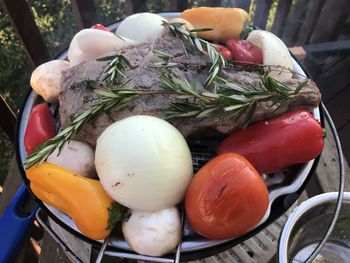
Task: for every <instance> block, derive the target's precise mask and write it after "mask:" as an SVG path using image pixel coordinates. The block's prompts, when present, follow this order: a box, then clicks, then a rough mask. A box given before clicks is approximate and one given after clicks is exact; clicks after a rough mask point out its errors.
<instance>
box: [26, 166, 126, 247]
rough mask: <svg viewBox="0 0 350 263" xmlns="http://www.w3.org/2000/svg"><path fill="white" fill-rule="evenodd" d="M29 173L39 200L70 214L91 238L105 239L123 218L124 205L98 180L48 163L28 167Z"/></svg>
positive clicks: (33, 189)
mask: <svg viewBox="0 0 350 263" xmlns="http://www.w3.org/2000/svg"><path fill="white" fill-rule="evenodd" d="M26 175H27V177H28V179H29V180H30V188H31V190H32V191H33V193H34V194H35V195H36V196H37V197H38V198H39V199H40V200H42V201H43V202H45V203H47V204H49V205H51V206H53V207H55V208H57V209H58V210H60V211H62V212H64V213H66V214H68V215H69V216H70V217H71V218H72V219H73V220H74V222H75V224H76V225H77V227H78V228H79V230H80V231H81V232H82V233H83V234H84V235H86V236H87V237H89V238H91V239H95V240H98V239H104V238H105V237H107V236H108V235H109V233H110V231H111V229H112V228H113V227H114V225H115V223H116V222H117V221H120V220H121V219H122V216H123V208H122V206H121V205H119V204H118V203H116V202H114V201H113V200H112V199H111V198H110V197H109V196H108V195H107V193H106V192H105V191H104V190H103V188H102V186H101V184H100V182H99V181H98V180H93V179H89V178H85V177H83V176H80V175H78V174H76V173H74V172H72V171H70V170H67V169H65V168H63V167H60V166H58V165H54V164H50V163H46V162H44V163H42V164H40V165H38V166H33V167H31V168H29V169H28V170H27V171H26Z"/></svg>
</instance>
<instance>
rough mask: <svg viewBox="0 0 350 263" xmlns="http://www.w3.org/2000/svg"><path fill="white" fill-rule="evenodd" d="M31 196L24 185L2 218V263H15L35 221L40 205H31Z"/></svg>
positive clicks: (0, 235)
mask: <svg viewBox="0 0 350 263" xmlns="http://www.w3.org/2000/svg"><path fill="white" fill-rule="evenodd" d="M30 198H31V197H30V195H29V193H28V191H27V190H26V187H25V185H24V184H22V186H21V187H20V188H19V190H18V191H17V193H16V195H15V197H14V198H13V199H12V201H11V202H10V204H9V205H8V207H7V209H6V210H5V212H4V213H3V214H2V216H1V218H0V263H9V262H13V260H14V258H15V255H16V252H18V249H20V248H21V246H22V243H23V241H24V238H25V237H26V236H27V234H28V231H29V230H30V227H31V225H32V224H33V221H34V219H35V212H36V210H37V209H38V205H37V204H34V205H30V206H29V207H28V205H27V204H28V201H30Z"/></svg>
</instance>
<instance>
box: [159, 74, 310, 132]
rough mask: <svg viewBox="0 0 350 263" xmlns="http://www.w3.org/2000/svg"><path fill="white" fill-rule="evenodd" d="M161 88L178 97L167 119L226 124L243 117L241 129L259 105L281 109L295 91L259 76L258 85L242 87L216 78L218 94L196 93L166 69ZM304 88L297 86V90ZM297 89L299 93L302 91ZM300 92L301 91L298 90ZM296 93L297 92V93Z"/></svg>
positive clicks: (186, 83)
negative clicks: (210, 119)
mask: <svg viewBox="0 0 350 263" xmlns="http://www.w3.org/2000/svg"><path fill="white" fill-rule="evenodd" d="M158 74H159V81H160V87H161V88H163V89H165V90H172V91H175V92H176V93H177V101H176V103H172V104H170V107H169V108H168V109H166V111H165V113H166V115H167V117H168V118H178V117H194V116H195V117H196V118H205V117H218V118H219V119H222V120H225V119H229V118H240V117H241V116H242V114H245V119H244V121H243V125H242V126H243V128H245V127H247V126H248V125H249V123H250V122H251V120H252V118H253V116H254V113H255V110H256V108H257V106H258V104H259V103H260V102H265V101H268V102H272V105H277V109H278V108H279V107H283V106H284V105H286V104H288V103H290V102H291V101H292V100H293V99H294V97H295V94H294V93H295V90H293V89H291V88H290V87H288V86H286V85H285V84H283V83H280V82H278V81H277V80H276V79H274V78H272V77H270V76H267V75H262V76H260V80H261V82H260V83H257V84H255V85H252V84H249V85H243V84H239V83H236V82H233V81H229V80H223V79H221V78H217V79H216V80H215V83H218V85H219V89H218V91H217V93H211V92H202V93H200V92H198V89H197V88H194V87H195V85H194V84H191V83H189V82H188V81H187V80H182V79H180V78H178V77H177V76H176V75H175V74H174V73H172V72H171V71H170V70H169V69H164V70H162V71H159V72H158ZM300 86H301V88H303V87H304V86H305V84H304V85H299V86H298V87H297V88H296V89H299V88H300ZM301 88H300V89H301ZM299 91H300V90H299ZM299 91H298V92H299Z"/></svg>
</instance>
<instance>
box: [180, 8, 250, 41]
mask: <svg viewBox="0 0 350 263" xmlns="http://www.w3.org/2000/svg"><path fill="white" fill-rule="evenodd" d="M180 17H181V18H183V19H185V20H187V21H188V22H190V23H191V24H192V25H193V27H194V28H195V29H199V28H210V29H212V30H210V31H203V32H198V35H199V36H200V37H201V38H205V39H208V40H212V41H218V42H226V41H227V40H228V39H230V38H235V39H245V38H246V37H247V36H248V33H249V32H250V31H252V26H251V24H250V22H249V14H248V13H247V12H246V11H245V10H243V9H241V8H224V7H198V8H192V9H187V10H185V11H183V12H182V13H181V15H180Z"/></svg>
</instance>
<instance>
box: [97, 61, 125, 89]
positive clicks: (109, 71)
mask: <svg viewBox="0 0 350 263" xmlns="http://www.w3.org/2000/svg"><path fill="white" fill-rule="evenodd" d="M97 61H109V63H108V67H107V68H106V70H105V72H104V77H103V79H102V81H106V82H107V83H108V84H109V85H115V84H117V77H118V76H123V77H124V78H126V76H125V69H126V67H127V66H129V67H130V63H129V61H128V60H127V59H126V58H125V57H124V56H123V55H113V56H106V57H102V58H98V59H97Z"/></svg>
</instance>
